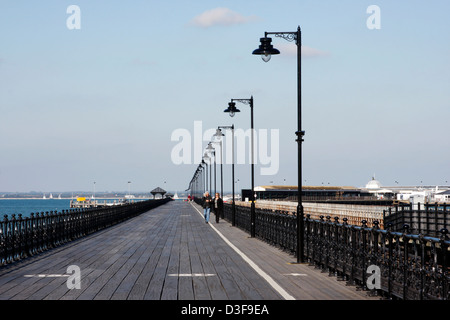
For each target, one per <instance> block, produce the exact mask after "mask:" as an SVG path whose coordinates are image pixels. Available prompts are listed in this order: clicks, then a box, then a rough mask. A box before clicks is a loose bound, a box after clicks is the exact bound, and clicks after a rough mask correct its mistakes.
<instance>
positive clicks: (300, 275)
mask: <svg viewBox="0 0 450 320" xmlns="http://www.w3.org/2000/svg"><path fill="white" fill-rule="evenodd" d="M283 275H284V276H294V277H303V276H307V274H306V273H285V274H283Z"/></svg>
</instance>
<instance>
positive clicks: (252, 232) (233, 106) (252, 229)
mask: <svg viewBox="0 0 450 320" xmlns="http://www.w3.org/2000/svg"><path fill="white" fill-rule="evenodd" d="M235 102H240V103H244V104H247V105H249V106H250V128H251V154H252V155H251V180H252V181H251V185H252V194H251V196H250V201H251V211H250V212H251V213H250V222H251V227H250V236H251V237H252V238H254V237H255V220H256V213H255V159H254V157H255V147H254V132H253V131H254V126H253V96H252V97H251V98H250V99H231V102H230V103H228V109H226V110H225V111H224V112H228V113H229V114H230V116H231V117H233V116H234V114H235V113H236V112H240V110H239V109H237V108H236V103H235Z"/></svg>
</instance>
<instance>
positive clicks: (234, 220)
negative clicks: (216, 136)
mask: <svg viewBox="0 0 450 320" xmlns="http://www.w3.org/2000/svg"><path fill="white" fill-rule="evenodd" d="M218 129H219V130H220V129H231V136H232V140H231V149H232V151H231V153H232V161H231V185H232V188H233V201H232V203H231V208H232V215H231V225H232V226H235V224H236V205H235V202H234V124H233V125H231V126H219V127H218ZM216 133H217V132H216Z"/></svg>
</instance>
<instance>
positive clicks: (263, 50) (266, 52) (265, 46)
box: [253, 26, 305, 263]
mask: <svg viewBox="0 0 450 320" xmlns="http://www.w3.org/2000/svg"><path fill="white" fill-rule="evenodd" d="M271 34H273V35H275V37H280V38H283V39H285V40H287V41H290V42H291V41H295V43H296V45H297V113H298V116H297V128H298V129H297V131H296V132H295V134H296V135H297V140H296V141H297V145H298V204H297V263H303V262H304V249H303V242H304V229H305V224H304V220H303V218H304V214H303V204H302V142H303V136H304V135H305V132H304V131H302V129H301V127H302V120H301V119H302V116H301V114H302V113H301V109H302V108H301V106H302V100H301V96H302V94H301V92H302V91H301V90H302V86H301V70H302V69H301V68H302V67H301V66H302V64H301V45H302V44H301V42H302V40H301V30H300V26H299V27H298V28H297V31H294V32H265V33H264V38H260V42H261V44H260V46H259V48H258V49H256V50H254V51H253V54H255V55H261V57H262V59H263V61H265V62H268V61H269V60H270V58H271V56H272V55H276V54H280V51H279V50H277V49H275V48H274V47H273V46H272V44H271V42H272V39H271V38H269V37H267V36H268V35H271Z"/></svg>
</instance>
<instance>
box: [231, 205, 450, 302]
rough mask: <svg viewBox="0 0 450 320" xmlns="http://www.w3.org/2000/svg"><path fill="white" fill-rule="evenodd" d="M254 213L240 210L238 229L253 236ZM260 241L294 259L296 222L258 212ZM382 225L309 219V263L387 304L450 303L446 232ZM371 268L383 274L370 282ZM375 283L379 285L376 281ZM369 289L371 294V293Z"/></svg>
mask: <svg viewBox="0 0 450 320" xmlns="http://www.w3.org/2000/svg"><path fill="white" fill-rule="evenodd" d="M224 215H225V219H226V220H228V221H231V218H232V217H231V215H232V210H231V206H230V205H229V204H225V205H224ZM249 216H250V209H249V208H248V207H242V206H236V217H235V221H236V226H237V227H239V228H241V229H243V230H245V231H246V232H250V218H249ZM256 216H257V218H256V226H255V229H256V237H258V238H260V239H262V240H264V241H267V242H268V243H270V244H272V245H275V246H277V247H279V248H281V249H283V250H285V251H287V252H289V253H290V254H293V255H295V253H296V243H297V241H296V234H297V233H296V228H297V224H296V217H295V215H293V214H290V213H288V212H282V211H273V210H261V209H257V210H256ZM378 226H379V223H378V221H375V222H374V223H373V225H372V226H371V227H369V226H368V225H367V222H366V221H365V220H363V221H362V225H361V226H354V225H349V224H348V223H347V219H345V218H344V219H343V222H342V223H341V222H339V219H338V217H335V218H334V219H333V220H332V218H331V217H330V216H328V217H323V216H321V217H320V219H319V220H313V219H311V218H310V216H309V215H307V216H306V218H305V234H304V239H305V242H304V244H303V245H304V252H305V258H306V261H308V263H309V264H310V265H312V266H315V267H316V268H319V269H321V270H322V272H327V273H328V274H329V275H334V276H336V277H337V279H338V280H341V281H346V282H347V284H349V285H355V286H358V287H359V288H361V289H363V290H368V293H371V294H377V295H380V296H382V297H385V298H389V299H395V298H397V299H405V300H422V299H442V300H449V299H450V291H449V290H450V288H449V285H450V278H449V271H450V270H449V262H450V260H449V259H450V254H449V247H450V241H449V240H448V236H447V234H448V230H447V229H441V231H440V233H439V237H429V236H424V235H419V234H412V233H411V232H410V230H409V226H408V225H407V224H405V225H404V226H403V230H402V232H396V231H393V230H392V224H388V225H387V229H386V230H383V229H380V228H379V227H378ZM369 267H375V268H376V270H379V273H378V274H375V276H377V277H379V282H376V281H375V285H374V286H371V285H369V284H368V280H370V281H372V280H373V278H371V275H372V274H371V273H370V272H368V270H371V269H369ZM375 280H376V279H375ZM369 289H371V290H369Z"/></svg>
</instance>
